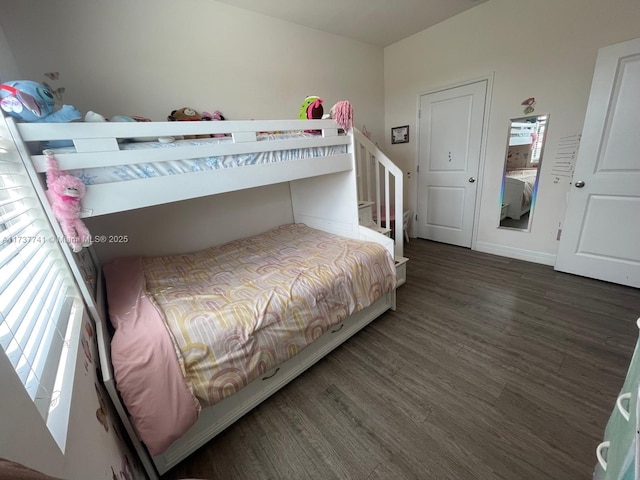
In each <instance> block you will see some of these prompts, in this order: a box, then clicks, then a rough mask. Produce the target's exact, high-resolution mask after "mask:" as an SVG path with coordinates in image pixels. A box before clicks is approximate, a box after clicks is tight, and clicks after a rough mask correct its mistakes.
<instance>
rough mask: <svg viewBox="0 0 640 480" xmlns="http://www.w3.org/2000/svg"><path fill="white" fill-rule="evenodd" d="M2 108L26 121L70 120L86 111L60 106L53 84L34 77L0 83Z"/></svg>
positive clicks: (54, 143) (56, 143)
mask: <svg viewBox="0 0 640 480" xmlns="http://www.w3.org/2000/svg"><path fill="white" fill-rule="evenodd" d="M0 108H2V110H4V111H5V112H7V114H9V115H11V116H12V117H15V118H17V119H19V120H22V121H23V122H31V123H33V122H43V123H44V122H46V123H66V122H74V121H76V120H81V119H82V114H81V113H80V112H79V111H78V110H77V109H76V108H75V107H72V106H71V105H62V107H61V108H60V109H59V110H56V109H55V108H56V104H55V98H54V95H53V92H52V91H51V88H50V87H49V86H48V85H44V84H42V83H38V82H33V81H31V80H16V81H11V82H6V83H3V84H2V85H0ZM72 144H73V143H72V142H71V141H70V140H55V141H50V142H47V143H46V145H44V146H45V148H55V147H62V146H68V145H72Z"/></svg>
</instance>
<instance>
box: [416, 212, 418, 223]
mask: <svg viewBox="0 0 640 480" xmlns="http://www.w3.org/2000/svg"><path fill="white" fill-rule="evenodd" d="M417 221H418V214H417V213H416V222H417Z"/></svg>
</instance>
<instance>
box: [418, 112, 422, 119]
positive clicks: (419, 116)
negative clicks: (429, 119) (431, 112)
mask: <svg viewBox="0 0 640 480" xmlns="http://www.w3.org/2000/svg"><path fill="white" fill-rule="evenodd" d="M418 118H422V110H418Z"/></svg>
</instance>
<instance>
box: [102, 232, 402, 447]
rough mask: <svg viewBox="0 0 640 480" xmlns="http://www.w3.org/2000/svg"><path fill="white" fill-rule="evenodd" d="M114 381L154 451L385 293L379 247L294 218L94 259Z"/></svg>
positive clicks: (389, 267) (388, 261)
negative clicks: (188, 243) (158, 249)
mask: <svg viewBox="0 0 640 480" xmlns="http://www.w3.org/2000/svg"><path fill="white" fill-rule="evenodd" d="M104 275H105V280H106V284H107V299H108V305H109V316H110V319H111V323H112V325H113V327H114V329H115V333H114V335H113V338H112V341H111V356H112V363H113V368H114V376H115V380H116V385H117V387H118V390H119V392H120V395H121V396H122V399H123V402H124V404H125V405H126V407H127V409H128V411H129V414H130V416H131V419H132V422H133V424H134V426H135V428H136V430H137V431H138V434H139V436H140V437H141V440H142V441H143V442H144V443H145V444H146V446H147V448H148V450H149V452H150V453H151V455H158V454H161V453H162V452H163V451H164V450H166V448H168V447H169V446H170V445H171V443H173V442H174V441H175V440H176V439H177V438H179V437H180V436H182V435H183V434H184V433H185V432H186V431H187V430H188V429H189V428H190V427H191V426H192V425H193V424H194V423H195V421H196V420H197V417H198V414H199V411H200V409H201V408H205V407H208V406H211V405H214V404H216V403H217V402H219V401H221V400H223V399H225V398H227V397H229V396H231V395H233V394H234V393H235V392H237V391H239V390H240V389H241V388H243V387H244V386H246V385H248V384H249V383H250V382H251V381H252V380H254V379H256V378H258V377H259V376H260V375H263V374H265V373H266V372H268V371H270V370H271V369H273V368H275V367H276V366H278V365H279V364H281V363H283V362H285V361H286V360H288V359H290V358H292V357H294V356H295V355H297V354H298V353H299V352H300V351H302V350H303V349H304V348H305V347H307V346H308V345H310V344H311V343H313V342H314V341H315V340H317V339H318V338H319V337H320V336H321V335H322V334H323V333H325V332H326V331H327V330H328V329H329V328H330V327H331V326H333V325H336V324H338V323H340V322H341V321H343V320H344V319H345V318H347V317H348V316H349V315H351V314H353V313H356V312H358V311H360V310H362V309H364V308H366V307H368V306H369V305H371V304H373V303H374V302H375V301H376V300H378V299H379V298H381V297H382V296H383V295H385V294H387V293H389V292H391V291H392V290H393V289H394V288H395V284H396V270H395V264H394V260H393V258H392V257H391V255H390V254H389V252H388V251H387V249H385V248H384V247H382V246H381V245H379V244H377V243H373V242H365V241H361V240H355V239H350V238H346V237H341V236H336V235H332V234H328V233H326V232H321V231H318V230H315V229H312V228H309V227H307V226H306V225H303V224H290V225H283V226H281V227H278V228H276V229H274V230H271V231H269V232H266V233H263V234H260V235H257V236H253V237H249V238H245V239H240V240H235V241H232V242H229V243H226V244H223V245H219V246H214V247H211V248H208V249H205V250H202V251H199V252H195V253H189V254H182V255H172V256H163V257H126V258H120V259H115V260H112V261H109V262H107V263H106V264H105V265H104Z"/></svg>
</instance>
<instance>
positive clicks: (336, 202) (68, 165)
mask: <svg viewBox="0 0 640 480" xmlns="http://www.w3.org/2000/svg"><path fill="white" fill-rule="evenodd" d="M5 121H6V122H7V126H8V128H9V131H10V132H11V134H12V136H13V137H14V141H15V144H16V147H17V149H18V151H19V153H20V155H21V157H22V159H23V162H24V163H25V167H26V168H27V171H28V172H29V175H30V176H31V178H32V182H33V184H34V187H35V189H36V191H37V193H38V195H39V198H40V200H41V202H42V203H43V206H44V208H45V210H46V211H47V214H48V215H49V218H50V220H51V223H52V226H53V228H54V231H55V232H56V234H57V235H59V237H60V238H63V237H64V235H63V234H62V231H61V230H60V226H59V224H58V222H57V221H56V220H55V217H54V216H53V213H52V211H51V208H50V206H49V203H48V201H47V198H46V193H45V186H44V182H43V179H42V175H41V173H43V172H45V171H46V161H45V157H44V156H43V155H42V154H39V153H38V154H31V153H30V151H29V147H28V145H27V143H28V142H37V141H46V140H65V139H72V140H73V143H74V145H75V147H76V151H77V153H65V154H56V158H57V160H58V162H59V165H60V168H61V169H62V170H65V169H73V168H82V167H83V166H85V165H90V166H91V167H97V166H109V165H121V164H132V163H146V162H153V161H162V160H172V159H179V158H194V157H203V156H213V155H221V154H224V153H250V152H258V151H265V150H268V149H273V150H276V149H277V150H281V149H291V148H304V147H310V146H330V145H346V146H347V153H344V154H338V155H331V156H326V157H320V158H317V157H316V158H308V159H301V160H295V161H289V162H282V163H274V164H268V165H251V166H245V167H237V168H228V169H222V170H215V171H204V172H197V173H184V174H177V175H172V176H167V177H153V178H146V179H141V180H129V181H125V182H118V183H109V184H100V185H90V186H88V187H87V193H86V195H85V197H84V198H83V216H84V217H90V216H97V215H104V214H107V213H116V212H121V211H126V210H130V209H134V208H141V207H146V206H151V205H157V204H161V203H169V202H175V201H179V200H184V199H188V198H195V197H200V196H207V195H214V194H218V193H223V192H230V191H234V190H242V189H248V188H253V187H258V186H263V185H269V184H274V183H282V182H288V183H289V187H290V192H291V200H292V206H293V217H294V221H295V222H299V223H305V224H307V225H308V226H310V227H312V228H316V229H319V230H323V231H326V232H329V233H334V234H338V235H343V236H347V237H351V238H358V239H363V240H369V241H375V242H377V243H380V244H382V245H383V246H385V247H386V248H387V249H388V250H389V252H390V253H391V255H395V257H396V259H397V258H398V257H402V239H403V234H402V224H401V223H402V222H396V227H395V238H396V241H395V242H394V240H393V239H391V238H389V237H387V236H385V235H381V234H380V233H378V232H376V231H374V230H372V229H369V228H367V227H364V226H361V225H359V223H358V187H357V183H358V181H357V178H356V152H355V151H356V149H357V150H358V151H359V152H360V151H361V150H362V149H365V150H369V153H367V158H369V159H370V160H371V161H375V162H378V164H379V166H378V168H377V170H378V171H380V169H382V171H383V172H384V173H383V174H384V178H385V185H386V187H385V191H384V193H383V194H382V195H381V194H380V192H378V197H377V198H378V205H380V204H384V205H386V208H387V217H386V218H389V211H388V209H389V205H395V209H396V217H395V218H402V172H400V171H399V169H397V167H395V165H393V163H392V162H390V161H389V159H388V158H386V156H384V154H382V152H380V151H379V150H378V149H377V147H375V145H373V144H372V143H371V142H369V141H368V140H367V139H366V138H365V137H364V136H363V135H362V134H360V133H359V132H358V133H356V135H357V136H358V139H359V140H358V141H357V142H356V141H355V140H354V133H353V132H347V133H346V135H339V134H338V133H339V131H338V127H337V126H336V124H335V123H334V121H333V120H290V121H289V120H273V121H224V122H144V123H97V124H96V123H68V124H26V123H16V122H15V121H14V120H13V119H12V118H6V119H5ZM290 130H319V131H321V132H322V135H321V136H318V137H317V138H313V139H303V140H297V139H296V140H277V141H261V142H258V141H256V136H257V133H258V132H263V131H267V132H273V131H290ZM216 133H224V134H229V135H231V136H232V138H233V142H232V143H228V144H222V145H220V144H219V145H207V146H185V147H179V148H170V149H149V150H139V151H126V150H120V149H119V146H118V140H117V139H121V138H137V137H160V136H176V135H195V134H216ZM363 140H364V141H363ZM356 145H357V147H356ZM372 146H373V149H372V148H371V147H372ZM371 150H373V151H371ZM358 155H360V154H358ZM394 169H395V170H394ZM390 178H391V179H392V180H393V182H394V183H393V184H392V189H391V190H392V191H393V192H394V194H393V198H391V197H390V191H391V190H390V188H389V182H390ZM378 218H380V216H379V215H378ZM62 247H63V251H64V254H65V256H66V258H67V261H68V263H69V266H70V268H71V270H72V271H73V273H74V276H75V277H76V280H77V283H78V286H79V288H80V290H81V292H82V294H83V297H84V299H85V302H86V304H87V307H88V310H89V312H90V314H91V317H92V319H93V321H94V322H95V327H96V337H97V342H98V351H99V356H100V365H99V372H98V374H99V377H101V378H102V380H103V382H104V385H105V387H106V389H107V391H108V393H109V396H110V397H111V400H112V402H113V404H114V407H115V409H116V411H117V413H118V415H119V416H120V418H121V420H122V423H123V425H124V427H125V429H126V431H127V433H128V435H129V437H130V438H131V441H132V444H133V446H134V448H135V450H136V452H137V454H138V456H139V458H140V460H141V462H142V464H143V466H144V468H145V470H146V472H147V474H148V476H149V477H150V478H152V479H156V478H158V476H159V475H161V474H163V473H165V472H167V471H168V470H169V469H170V468H172V467H173V466H175V465H176V464H178V463H179V462H180V461H182V460H183V459H185V458H186V457H187V456H188V455H190V454H191V453H193V452H194V451H195V450H197V449H198V448H199V447H201V446H202V445H204V444H205V443H207V442H208V441H209V440H210V439H212V438H213V437H215V436H216V435H217V434H218V433H220V432H221V431H223V430H224V429H225V428H227V427H228V426H229V425H231V424H232V423H233V422H235V421H236V420H237V419H239V418H240V417H241V416H243V415H244V414H245V413H247V412H249V411H250V410H251V409H252V408H254V407H255V406H257V405H258V404H259V403H261V402H262V401H263V400H264V399H266V398H267V397H268V396H270V395H271V394H273V393H274V392H276V391H277V390H278V389H280V388H281V387H282V386H284V385H286V384H287V383H288V382H290V381H291V380H292V379H294V378H295V377H296V376H298V375H299V374H300V373H302V372H303V371H305V370H306V369H307V368H309V367H310V366H312V365H313V364H314V363H316V362H317V361H318V360H320V359H321V358H322V357H324V356H325V355H326V354H327V353H329V352H330V351H331V350H333V349H334V348H336V347H337V346H339V345H340V344H342V343H343V342H344V341H345V340H347V339H348V338H349V337H351V336H352V335H353V334H355V333H356V332H357V331H359V330H360V329H362V328H363V327H364V326H366V325H367V324H368V323H370V322H371V321H373V320H374V319H375V318H377V317H378V316H380V315H381V314H382V313H384V312H385V311H387V310H388V309H395V291H393V292H391V293H389V294H386V295H385V296H384V297H383V298H381V299H380V300H378V301H377V302H376V303H374V304H373V305H371V306H370V307H368V308H366V309H364V310H362V311H360V312H358V313H356V314H354V315H352V316H350V317H348V318H347V319H345V320H344V322H342V323H341V324H340V325H337V326H336V327H334V328H332V329H330V330H329V331H328V332H327V333H326V334H325V335H324V336H322V337H321V338H320V339H318V340H317V341H316V342H314V343H313V344H312V345H310V346H309V347H307V348H305V349H304V350H303V351H302V352H301V353H300V354H298V355H297V356H296V357H294V358H292V359H290V360H289V361H287V362H285V363H284V364H281V365H280V366H279V367H277V368H275V369H274V370H272V371H271V372H268V373H267V374H265V375H264V376H263V377H261V378H259V379H257V380H255V381H254V382H252V383H251V384H249V385H248V386H247V387H245V388H243V389H242V390H240V391H239V392H238V393H236V394H234V395H233V396H232V397H230V398H228V399H226V400H223V401H222V402H220V403H218V404H216V405H214V406H213V407H208V408H206V409H203V410H202V412H201V414H200V417H199V419H198V421H197V423H196V424H195V425H194V426H193V427H192V428H191V429H190V430H189V431H188V432H187V433H186V434H185V435H184V436H183V437H181V438H180V439H178V440H177V441H175V442H174V443H173V444H172V445H171V446H170V447H169V449H167V450H166V451H165V452H164V453H163V454H161V455H157V456H153V457H152V456H151V455H150V454H149V453H148V451H147V449H146V447H145V446H144V444H143V443H142V442H141V441H140V440H139V437H138V435H137V433H136V431H135V428H134V427H133V425H132V424H131V422H130V420H129V416H128V414H127V411H126V408H125V406H124V404H123V403H122V401H121V398H120V396H119V394H118V391H117V389H116V385H115V380H114V378H113V368H112V365H111V355H110V338H111V328H110V325H109V320H108V314H107V311H106V299H105V291H104V285H103V278H102V273H101V266H100V264H99V262H98V260H97V258H96V255H95V253H94V251H93V249H91V248H90V249H85V250H83V252H81V254H74V253H72V251H71V249H70V248H69V247H68V245H66V244H63V245H62Z"/></svg>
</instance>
